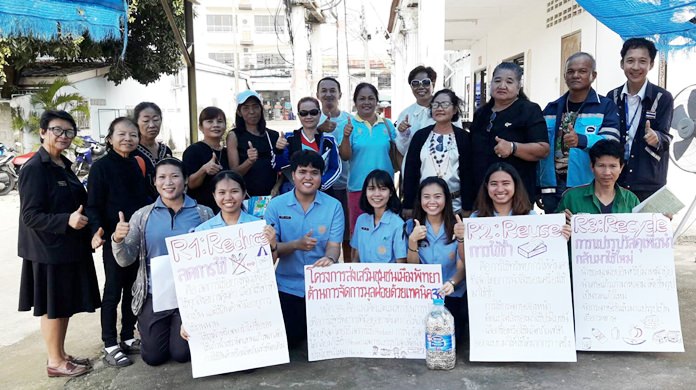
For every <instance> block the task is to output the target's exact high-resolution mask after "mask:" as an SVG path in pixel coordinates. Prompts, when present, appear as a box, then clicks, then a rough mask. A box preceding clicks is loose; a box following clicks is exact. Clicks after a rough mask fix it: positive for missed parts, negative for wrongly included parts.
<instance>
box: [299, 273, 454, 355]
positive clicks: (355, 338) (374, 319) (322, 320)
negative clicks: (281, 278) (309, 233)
mask: <svg viewBox="0 0 696 390" xmlns="http://www.w3.org/2000/svg"><path fill="white" fill-rule="evenodd" d="M440 287H442V270H441V267H440V265H439V264H438V265H427V264H424V265H420V264H394V263H392V264H376V263H373V264H368V263H365V264H350V263H348V264H334V265H331V266H329V267H311V266H305V298H306V303H307V347H308V355H309V360H310V361H315V360H323V359H335V358H343V357H362V358H405V359H424V358H425V319H426V317H427V315H428V313H429V311H430V309H431V307H432V298H433V293H434V292H437V291H438V290H439V289H440Z"/></svg>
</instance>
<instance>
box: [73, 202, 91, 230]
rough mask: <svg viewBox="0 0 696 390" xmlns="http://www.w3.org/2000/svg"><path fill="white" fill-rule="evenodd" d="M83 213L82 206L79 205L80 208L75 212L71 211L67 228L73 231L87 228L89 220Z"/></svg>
mask: <svg viewBox="0 0 696 390" xmlns="http://www.w3.org/2000/svg"><path fill="white" fill-rule="evenodd" d="M83 213H84V206H82V205H80V207H78V208H77V210H75V211H73V212H72V214H70V218H69V219H68V226H70V227H71V228H73V229H75V230H80V229H82V228H83V227H85V226H87V223H88V222H89V218H87V216H86V215H84V214H83Z"/></svg>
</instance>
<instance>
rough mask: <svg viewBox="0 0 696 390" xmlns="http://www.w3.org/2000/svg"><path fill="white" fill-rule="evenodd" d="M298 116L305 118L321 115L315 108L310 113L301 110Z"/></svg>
mask: <svg viewBox="0 0 696 390" xmlns="http://www.w3.org/2000/svg"><path fill="white" fill-rule="evenodd" d="M297 114H298V115H299V116H303V117H304V116H307V115H311V116H317V115H319V110H318V109H316V108H313V109H311V110H309V111H307V110H301V111H299V112H298V113H297Z"/></svg>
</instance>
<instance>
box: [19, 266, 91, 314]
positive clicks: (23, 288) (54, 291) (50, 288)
mask: <svg viewBox="0 0 696 390" xmlns="http://www.w3.org/2000/svg"><path fill="white" fill-rule="evenodd" d="M90 260H91V259H90ZM100 306H101V299H100V297H99V285H98V282H97V273H96V271H95V270H94V262H93V261H81V262H74V263H66V264H43V263H38V262H35V261H31V260H26V259H25V260H23V263H22V279H21V283H20V286H19V311H29V310H31V308H32V307H33V308H34V316H37V317H40V316H43V315H44V314H47V315H48V318H49V319H55V318H69V317H71V316H72V315H73V314H76V313H84V312H89V313H93V312H94V311H95V310H96V309H98V308H99V307H100Z"/></svg>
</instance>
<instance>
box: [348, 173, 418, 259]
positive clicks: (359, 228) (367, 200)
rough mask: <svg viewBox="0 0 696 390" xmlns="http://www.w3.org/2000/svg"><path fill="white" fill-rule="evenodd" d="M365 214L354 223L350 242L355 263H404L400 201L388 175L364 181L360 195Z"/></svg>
mask: <svg viewBox="0 0 696 390" xmlns="http://www.w3.org/2000/svg"><path fill="white" fill-rule="evenodd" d="M360 208H361V209H362V210H364V211H365V213H364V214H361V215H360V216H359V217H358V220H357V221H356V223H355V232H354V233H353V238H352V239H351V241H350V245H351V247H352V248H353V251H352V259H353V261H354V262H363V263H395V262H396V263H405V262H406V235H405V234H404V221H403V219H401V217H399V212H400V211H401V201H399V197H398V196H397V195H396V189H395V188H394V180H392V177H391V175H390V174H389V172H386V171H383V170H381V169H375V170H374V171H372V172H370V173H369V174H368V175H367V177H366V178H365V183H364V184H363V188H362V192H361V195H360Z"/></svg>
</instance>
